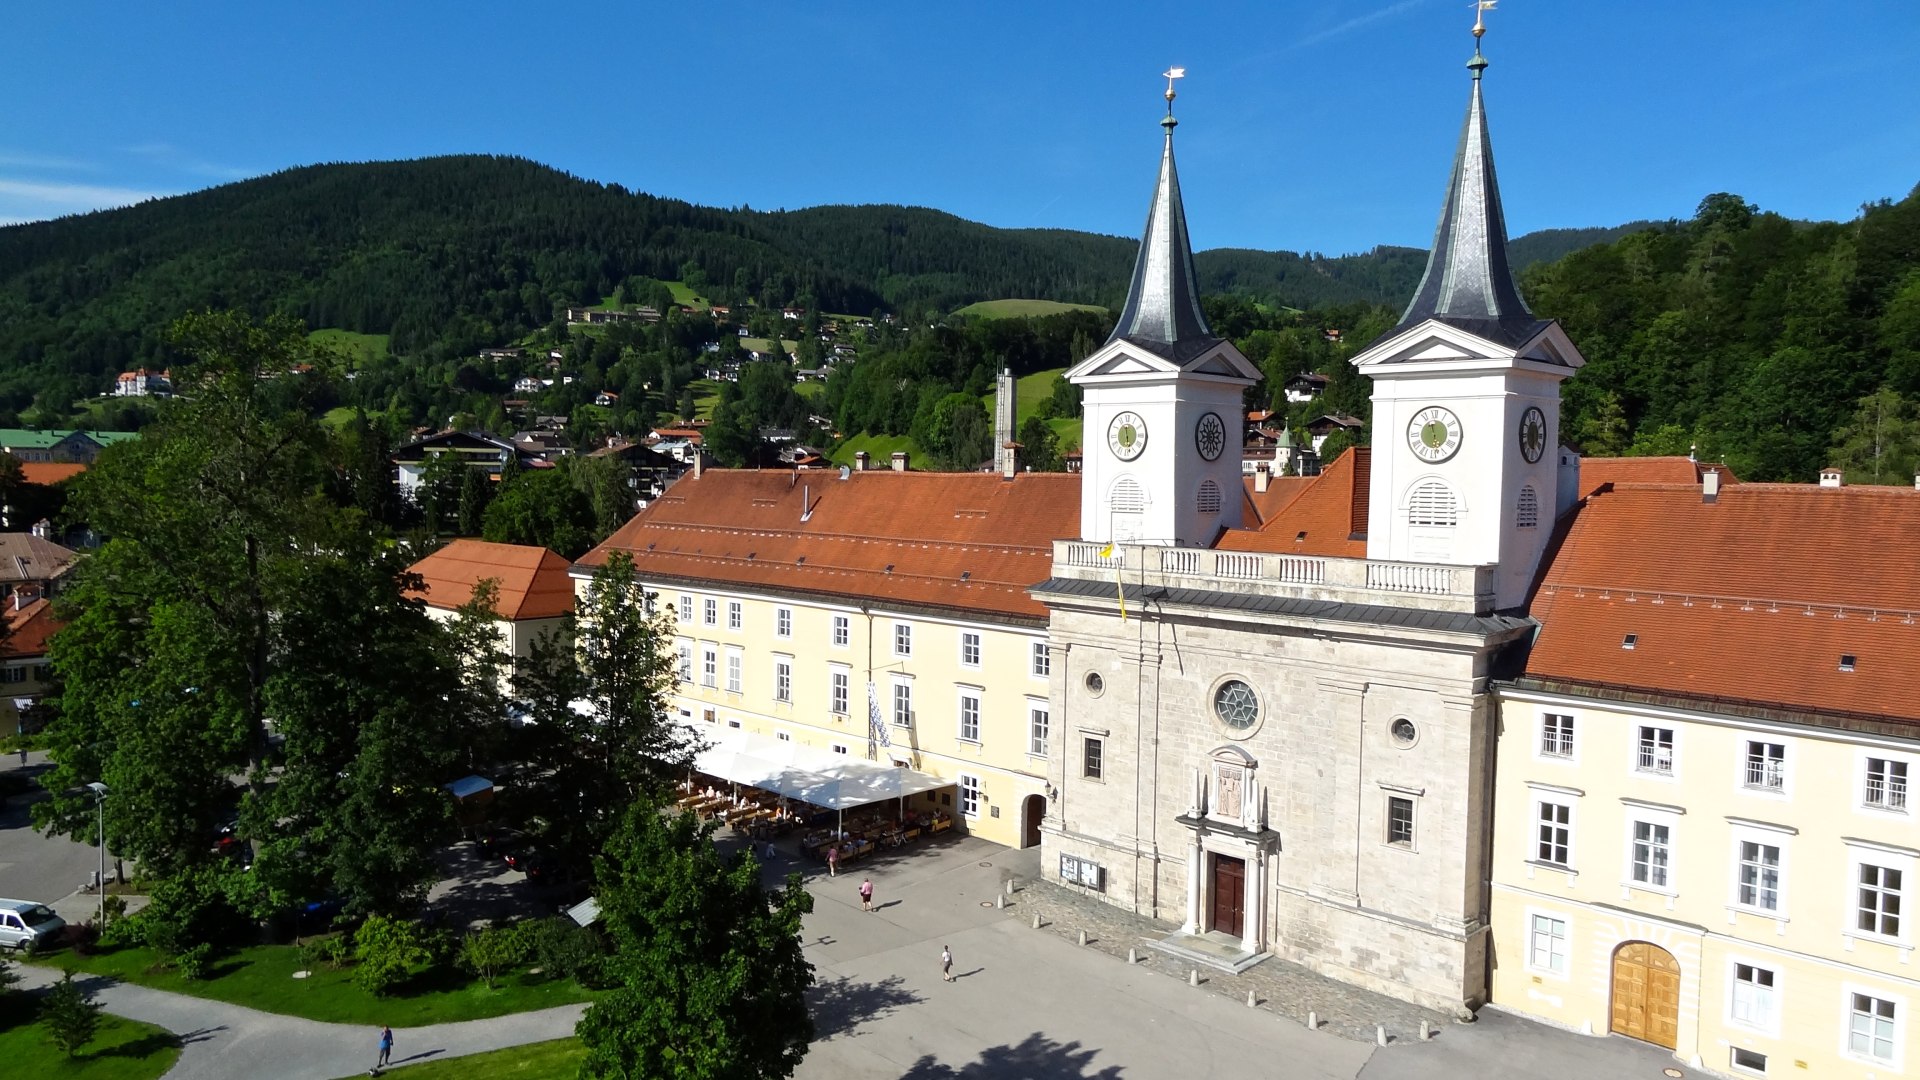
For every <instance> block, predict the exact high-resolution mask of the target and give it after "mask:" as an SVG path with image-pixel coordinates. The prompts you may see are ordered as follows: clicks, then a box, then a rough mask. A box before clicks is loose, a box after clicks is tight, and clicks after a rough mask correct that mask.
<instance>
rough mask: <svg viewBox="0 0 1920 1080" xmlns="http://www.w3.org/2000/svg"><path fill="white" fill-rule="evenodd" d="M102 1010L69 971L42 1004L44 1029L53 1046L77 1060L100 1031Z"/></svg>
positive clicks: (41, 1024)
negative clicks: (81, 1049) (83, 1049)
mask: <svg viewBox="0 0 1920 1080" xmlns="http://www.w3.org/2000/svg"><path fill="white" fill-rule="evenodd" d="M102 1008H103V1006H102V1005H101V1004H100V1003H99V1002H97V1001H95V1000H93V998H92V997H90V996H89V995H88V994H87V992H86V991H85V990H82V989H80V984H78V983H76V982H74V981H73V972H72V971H71V970H69V971H65V972H62V973H61V975H60V981H59V982H57V983H54V984H53V988H52V989H51V990H48V991H47V996H46V999H45V1000H44V1001H42V1002H41V1003H40V1026H42V1027H44V1028H46V1029H47V1038H48V1040H49V1041H51V1042H52V1043H53V1045H55V1046H57V1047H59V1048H60V1049H61V1050H62V1051H64V1052H65V1053H66V1055H67V1056H68V1057H74V1056H76V1055H78V1054H79V1052H80V1048H81V1047H83V1046H85V1045H87V1044H88V1043H90V1042H92V1041H93V1037H94V1035H95V1034H96V1033H97V1032H98V1031H99V1030H100V1012H101V1010H102Z"/></svg>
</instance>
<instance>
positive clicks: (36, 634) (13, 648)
mask: <svg viewBox="0 0 1920 1080" xmlns="http://www.w3.org/2000/svg"><path fill="white" fill-rule="evenodd" d="M6 620H7V639H6V641H5V643H4V644H0V655H5V656H10V657H23V656H45V655H47V641H48V639H49V638H51V637H53V635H54V633H55V632H56V631H58V630H59V629H60V628H61V627H62V626H65V625H66V624H65V623H62V622H59V621H58V620H56V619H55V618H54V617H53V607H52V605H50V604H48V603H47V601H46V599H45V598H44V597H43V598H41V599H39V600H35V601H34V602H33V603H31V604H28V605H27V606H25V607H23V608H20V609H19V610H14V609H13V606H12V604H11V602H9V603H8V610H7V614H6Z"/></svg>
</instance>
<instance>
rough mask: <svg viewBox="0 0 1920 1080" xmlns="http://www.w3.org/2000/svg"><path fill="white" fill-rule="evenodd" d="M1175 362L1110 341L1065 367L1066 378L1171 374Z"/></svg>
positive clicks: (1174, 367) (1175, 369) (1174, 368)
mask: <svg viewBox="0 0 1920 1080" xmlns="http://www.w3.org/2000/svg"><path fill="white" fill-rule="evenodd" d="M1179 370H1180V368H1179V366H1178V365H1176V364H1174V363H1173V362H1172V361H1170V360H1163V359H1161V358H1160V357H1158V356H1155V355H1153V354H1152V353H1149V352H1144V351H1134V350H1132V349H1129V348H1127V347H1126V343H1125V342H1119V341H1116V342H1113V343H1112V344H1109V345H1107V346H1106V347H1104V348H1101V349H1096V350H1094V352H1093V354H1092V355H1090V356H1088V357H1087V358H1086V359H1085V360H1082V361H1080V362H1079V363H1078V364H1075V365H1074V366H1072V367H1071V368H1068V369H1067V375H1066V377H1067V379H1068V380H1069V381H1073V380H1077V379H1089V378H1098V377H1101V376H1109V375H1120V376H1126V375H1171V374H1174V373H1175V372H1177V371H1179Z"/></svg>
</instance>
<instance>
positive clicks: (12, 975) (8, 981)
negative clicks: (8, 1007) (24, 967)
mask: <svg viewBox="0 0 1920 1080" xmlns="http://www.w3.org/2000/svg"><path fill="white" fill-rule="evenodd" d="M19 982H20V973H19V972H17V971H15V970H13V961H12V960H9V959H7V958H6V957H4V956H0V995H3V994H5V993H6V992H7V991H8V990H11V989H12V988H13V987H14V986H16V985H18V984H19Z"/></svg>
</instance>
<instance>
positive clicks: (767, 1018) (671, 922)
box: [577, 801, 813, 1080]
mask: <svg viewBox="0 0 1920 1080" xmlns="http://www.w3.org/2000/svg"><path fill="white" fill-rule="evenodd" d="M712 832H713V825H712V824H711V823H708V824H706V825H702V824H700V823H699V822H698V821H697V820H696V819H695V818H694V816H693V815H691V814H681V815H676V816H672V817H665V816H662V814H661V813H660V812H659V810H658V809H657V808H656V806H655V805H654V804H652V803H649V802H646V801H642V802H637V803H635V804H633V805H632V806H631V808H630V809H628V811H627V812H626V815H625V818H624V820H623V821H622V823H621V826H620V828H619V830H618V831H617V832H616V833H615V834H614V835H613V837H612V838H611V840H610V841H609V842H608V844H607V846H606V851H605V853H604V854H603V855H602V857H601V859H600V867H599V881H600V893H599V899H600V911H601V917H602V918H603V919H604V921H605V926H606V929H607V932H608V934H609V935H610V936H611V937H612V938H613V942H614V953H613V956H612V957H611V958H610V960H609V963H608V969H609V974H610V975H611V976H612V977H613V978H614V979H615V980H616V986H615V988H614V989H612V990H610V991H608V992H607V993H606V994H605V995H604V996H602V997H601V998H600V999H599V1000H597V1001H595V1002H594V1003H593V1005H592V1006H591V1007H589V1008H588V1010H587V1013H586V1015H585V1016H584V1017H582V1018H581V1020H580V1024H579V1027H578V1028H577V1031H578V1033H579V1035H580V1040H581V1041H582V1042H583V1043H585V1044H586V1047H587V1058H586V1061H585V1062H584V1063H582V1066H581V1075H582V1076H587V1077H607V1078H620V1080H639V1078H642V1077H644V1078H646V1080H733V1078H736V1077H756V1078H760V1080H777V1078H781V1077H788V1076H792V1075H793V1072H794V1070H795V1069H796V1068H798V1067H799V1064H800V1060H801V1058H802V1057H804V1056H805V1054H806V1051H807V1045H808V1044H809V1043H810V1042H812V1040H813V1021H812V1019H811V1017H809V1016H808V1014H807V1006H806V1001H805V999H804V997H803V995H804V994H805V992H806V989H807V987H809V986H811V985H812V984H813V965H812V964H810V963H808V962H807V959H806V956H805V954H804V953H803V951H802V949H801V942H800V929H801V917H802V916H803V915H805V914H806V913H807V912H810V911H812V910H813V897H812V896H810V895H809V894H808V893H807V892H806V890H805V889H803V888H802V887H801V884H800V875H798V874H791V875H789V876H788V878H787V881H786V884H785V886H784V887H782V888H780V889H779V890H777V891H773V892H768V891H767V890H766V889H764V888H762V887H761V885H760V867H759V865H758V863H757V862H756V861H755V860H754V859H753V858H752V857H751V856H750V855H748V854H746V853H745V852H735V853H734V854H733V855H732V856H731V857H723V856H722V855H721V854H720V853H719V851H718V850H717V849H716V848H715V847H714V845H713V841H712V839H711V836H712Z"/></svg>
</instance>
